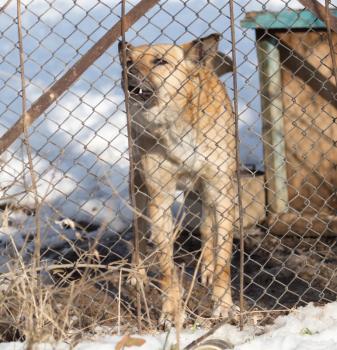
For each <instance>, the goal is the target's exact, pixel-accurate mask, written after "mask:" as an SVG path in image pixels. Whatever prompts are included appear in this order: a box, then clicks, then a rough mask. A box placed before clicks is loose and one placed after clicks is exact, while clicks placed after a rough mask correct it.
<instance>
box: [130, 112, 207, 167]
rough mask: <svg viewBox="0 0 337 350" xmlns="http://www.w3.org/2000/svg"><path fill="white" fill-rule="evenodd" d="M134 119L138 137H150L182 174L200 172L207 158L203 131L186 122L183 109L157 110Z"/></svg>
mask: <svg viewBox="0 0 337 350" xmlns="http://www.w3.org/2000/svg"><path fill="white" fill-rule="evenodd" d="M133 119H134V123H133V125H134V127H135V128H136V130H137V134H138V135H140V137H141V135H142V134H143V135H145V134H147V135H149V134H150V135H151V136H152V137H153V138H154V139H155V140H157V142H158V144H160V146H161V149H162V150H164V152H165V153H166V159H167V160H171V161H172V162H174V163H176V164H177V165H179V168H180V169H181V171H182V172H186V173H190V172H197V171H199V169H200V168H201V167H202V164H203V162H204V160H205V157H204V154H203V147H202V146H203V145H202V144H201V143H200V139H199V134H200V131H199V130H198V128H197V127H196V126H195V125H191V124H189V123H187V122H186V120H185V119H184V118H183V116H182V111H181V110H180V111H179V110H177V109H176V108H170V107H167V108H159V107H154V108H151V109H150V110H144V111H142V112H138V113H136V114H134V116H133ZM149 151H151V150H149Z"/></svg>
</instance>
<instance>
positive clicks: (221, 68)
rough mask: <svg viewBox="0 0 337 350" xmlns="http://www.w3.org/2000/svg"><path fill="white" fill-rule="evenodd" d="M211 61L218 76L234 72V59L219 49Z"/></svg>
mask: <svg viewBox="0 0 337 350" xmlns="http://www.w3.org/2000/svg"><path fill="white" fill-rule="evenodd" d="M211 63H212V66H213V70H214V72H215V73H216V75H217V76H218V77H221V76H222V75H224V74H226V73H229V72H233V61H232V59H231V58H230V57H228V56H227V55H225V54H224V53H222V52H220V51H217V53H216V54H215V56H214V58H213V60H212V62H211Z"/></svg>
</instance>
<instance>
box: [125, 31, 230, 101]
mask: <svg viewBox="0 0 337 350" xmlns="http://www.w3.org/2000/svg"><path fill="white" fill-rule="evenodd" d="M219 40H220V35H219V34H211V35H209V36H207V37H205V38H201V39H197V40H193V41H191V42H188V43H185V44H182V45H167V44H163V45H152V46H150V45H142V46H137V47H135V46H133V45H131V44H128V43H126V46H125V51H124V52H123V45H122V43H121V42H120V43H119V54H120V60H121V62H124V59H125V64H126V68H127V77H128V87H127V88H128V91H129V93H130V97H131V102H135V101H136V102H138V103H143V104H144V103H146V104H150V103H151V104H152V103H154V102H155V100H156V99H157V98H160V99H162V100H164V101H167V100H169V99H172V97H173V96H176V95H177V92H178V93H180V94H183V89H184V85H185V84H186V82H187V81H188V80H189V79H190V78H191V76H193V75H195V74H196V72H197V71H198V70H199V69H208V70H213V71H214V72H215V73H216V74H217V75H218V76H221V75H223V74H225V73H227V72H230V71H232V61H231V59H230V58H229V57H227V56H226V55H225V54H223V53H221V52H219V51H218V44H219ZM124 55H125V57H124Z"/></svg>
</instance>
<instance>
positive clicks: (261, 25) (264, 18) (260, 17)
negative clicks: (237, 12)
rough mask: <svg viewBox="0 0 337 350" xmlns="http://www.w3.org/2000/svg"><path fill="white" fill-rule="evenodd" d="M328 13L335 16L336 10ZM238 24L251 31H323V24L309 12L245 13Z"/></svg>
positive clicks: (288, 10)
mask: <svg viewBox="0 0 337 350" xmlns="http://www.w3.org/2000/svg"><path fill="white" fill-rule="evenodd" d="M330 11H331V13H332V14H333V15H334V16H337V10H330ZM240 24H241V26H242V27H243V28H252V29H301V28H302V29H325V24H324V22H323V21H321V20H320V19H319V18H317V17H316V16H315V15H314V14H313V13H312V12H311V11H309V10H290V9H286V10H282V11H280V12H269V11H261V12H247V14H246V17H245V18H244V19H243V20H242V21H241V22H240Z"/></svg>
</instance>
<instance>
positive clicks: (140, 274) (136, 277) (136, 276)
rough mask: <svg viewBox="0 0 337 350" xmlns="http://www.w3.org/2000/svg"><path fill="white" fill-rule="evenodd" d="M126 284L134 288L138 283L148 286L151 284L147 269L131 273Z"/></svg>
mask: <svg viewBox="0 0 337 350" xmlns="http://www.w3.org/2000/svg"><path fill="white" fill-rule="evenodd" d="M126 282H127V283H128V284H130V285H131V286H132V287H136V286H137V285H138V283H140V284H142V285H143V286H147V285H148V283H149V280H148V277H147V274H146V271H145V269H138V270H133V271H131V272H130V273H129V275H128V277H127V280H126Z"/></svg>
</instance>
